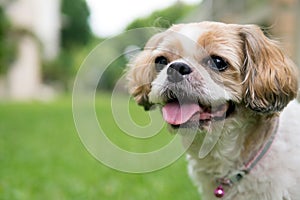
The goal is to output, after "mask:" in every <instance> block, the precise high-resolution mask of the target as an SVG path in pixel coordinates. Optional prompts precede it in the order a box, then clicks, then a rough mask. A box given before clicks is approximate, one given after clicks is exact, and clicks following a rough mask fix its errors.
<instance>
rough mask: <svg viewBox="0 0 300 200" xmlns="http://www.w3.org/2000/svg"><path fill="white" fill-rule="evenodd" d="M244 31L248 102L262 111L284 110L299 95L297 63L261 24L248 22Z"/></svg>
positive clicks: (251, 106) (245, 93)
mask: <svg viewBox="0 0 300 200" xmlns="http://www.w3.org/2000/svg"><path fill="white" fill-rule="evenodd" d="M240 34H241V36H242V37H243V38H244V40H245V46H244V48H245V49H244V51H245V55H246V63H245V68H244V73H245V80H244V81H245V87H244V100H245V103H246V104H247V105H249V107H250V108H251V109H253V110H258V111H261V112H278V111H281V110H282V109H283V108H284V107H285V106H286V105H287V104H288V102H289V101H290V100H292V99H294V98H295V97H296V96H297V87H298V85H297V76H298V75H297V72H296V68H295V66H294V64H293V63H292V62H291V61H290V59H289V58H288V57H287V56H286V55H284V54H283V52H282V51H281V49H280V47H279V46H278V45H277V43H276V42H275V41H273V40H270V39H268V38H267V37H266V36H264V34H263V32H262V31H261V30H260V29H259V27H257V26H253V25H251V26H244V27H242V28H241V33H240Z"/></svg>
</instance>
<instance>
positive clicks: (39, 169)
mask: <svg viewBox="0 0 300 200" xmlns="http://www.w3.org/2000/svg"><path fill="white" fill-rule="evenodd" d="M120 100H122V98H121V99H120ZM109 105H110V99H109V96H108V95H103V94H102V95H100V96H99V97H98V98H97V106H96V109H97V115H98V118H99V121H100V123H101V122H102V124H103V128H104V129H105V131H106V132H109V133H114V134H112V135H111V136H109V137H110V139H111V140H112V141H114V143H116V144H118V145H119V146H122V148H126V147H127V148H128V146H130V148H129V149H128V150H140V151H148V150H151V149H155V148H157V147H159V146H162V145H163V144H164V143H165V142H166V141H168V140H169V139H170V137H171V136H170V135H169V134H168V133H166V132H165V131H163V132H162V133H161V134H159V136H158V137H156V138H153V141H152V142H150V143H149V144H150V145H148V146H147V142H145V141H144V142H142V144H138V145H132V144H133V143H139V142H141V141H140V140H132V139H130V138H126V137H125V136H122V135H124V134H123V133H122V131H121V130H120V129H119V128H118V126H116V124H115V122H114V120H113V119H112V116H111V114H109V113H110V112H111V111H110V110H109ZM132 106H133V109H132V113H131V114H132V115H133V116H135V118H136V119H137V121H139V123H141V124H142V123H144V122H143V121H144V120H145V121H147V120H149V119H148V118H147V115H143V114H141V113H143V112H142V110H141V109H140V108H138V107H134V104H132ZM129 144H130V145H129ZM132 146H134V147H132ZM198 198H199V197H198V194H197V191H196V188H195V187H194V186H193V184H192V183H191V181H190V179H189V178H188V175H187V170H186V162H185V159H184V158H180V159H179V160H178V161H176V162H175V163H174V164H172V165H171V166H169V167H167V168H164V169H162V170H159V171H156V172H151V173H147V174H128V173H123V172H119V171H116V170H113V169H110V168H108V167H106V166H104V165H102V164H101V163H100V162H99V161H97V160H96V159H94V158H93V157H92V156H91V155H90V154H89V152H88V151H87V150H86V149H85V147H84V145H83V144H82V142H81V141H80V139H79V137H78V134H77V132H76V129H75V126H74V122H73V116H72V107H71V98H69V97H67V98H62V99H60V100H57V101H55V102H52V103H41V102H31V103H9V102H7V103H4V102H2V103H0V199H1V200H26V199H28V200H29V199H30V200H35V199H44V200H47V199H49V200H53V199H55V200H64V199H66V200H67V199H72V200H76V199H78V200H81V199H83V200H90V199H91V200H93V199H99V200H106V199H107V200H111V199H112V200H119V199H120V200H140V199H145V200H152V199H153V200H159V199H162V200H166V199H172V200H177V199H178V200H179V199H180V200H182V199H198Z"/></svg>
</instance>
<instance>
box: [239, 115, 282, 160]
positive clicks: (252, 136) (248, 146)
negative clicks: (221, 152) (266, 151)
mask: <svg viewBox="0 0 300 200" xmlns="http://www.w3.org/2000/svg"><path fill="white" fill-rule="evenodd" d="M277 120H278V115H277V114H273V115H270V116H261V117H257V120H256V123H255V124H253V125H252V127H251V129H250V130H249V131H248V133H247V134H246V137H245V141H244V144H243V147H244V148H243V150H242V152H241V157H242V158H244V159H245V160H246V162H247V160H248V161H249V160H251V159H252V158H253V157H255V156H256V154H258V151H259V150H260V149H261V148H262V146H263V145H264V144H265V143H266V142H268V141H269V140H270V138H271V137H272V136H273V135H274V134H276V133H274V131H277V130H276V127H275V126H277V123H278V121H277Z"/></svg>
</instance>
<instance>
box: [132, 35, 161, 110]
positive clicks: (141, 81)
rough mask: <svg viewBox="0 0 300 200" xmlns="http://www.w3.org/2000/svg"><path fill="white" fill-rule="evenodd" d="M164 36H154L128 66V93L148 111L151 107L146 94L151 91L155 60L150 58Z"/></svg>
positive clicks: (154, 73) (154, 74)
mask: <svg viewBox="0 0 300 200" xmlns="http://www.w3.org/2000/svg"><path fill="white" fill-rule="evenodd" d="M163 36H164V33H158V34H156V35H154V36H153V37H152V38H151V39H150V40H149V41H148V42H147V44H146V45H145V48H144V50H143V51H142V52H140V53H139V54H138V55H137V56H136V57H135V58H133V59H132V60H131V61H130V63H129V64H128V71H127V80H128V88H129V93H130V94H131V95H132V96H133V97H134V99H135V101H136V102H137V103H138V104H139V105H141V106H143V107H144V109H145V110H150V109H151V108H152V106H153V104H152V103H150V102H149V97H148V94H149V92H150V91H151V83H152V81H153V80H154V79H155V76H156V71H155V63H154V60H155V58H154V57H153V56H152V52H153V50H154V49H155V48H156V47H157V45H158V44H159V43H160V41H161V40H162V38H163Z"/></svg>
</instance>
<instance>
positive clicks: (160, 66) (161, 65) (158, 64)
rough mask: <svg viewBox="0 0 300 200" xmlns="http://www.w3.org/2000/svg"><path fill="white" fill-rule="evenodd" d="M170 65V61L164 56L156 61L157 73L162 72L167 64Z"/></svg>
mask: <svg viewBox="0 0 300 200" xmlns="http://www.w3.org/2000/svg"><path fill="white" fill-rule="evenodd" d="M168 63H169V61H168V59H167V58H166V57H164V56H159V57H157V58H156V59H155V69H156V71H157V72H160V71H161V70H162V69H163V68H164V67H165V66H166V65H167V64H168Z"/></svg>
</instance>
